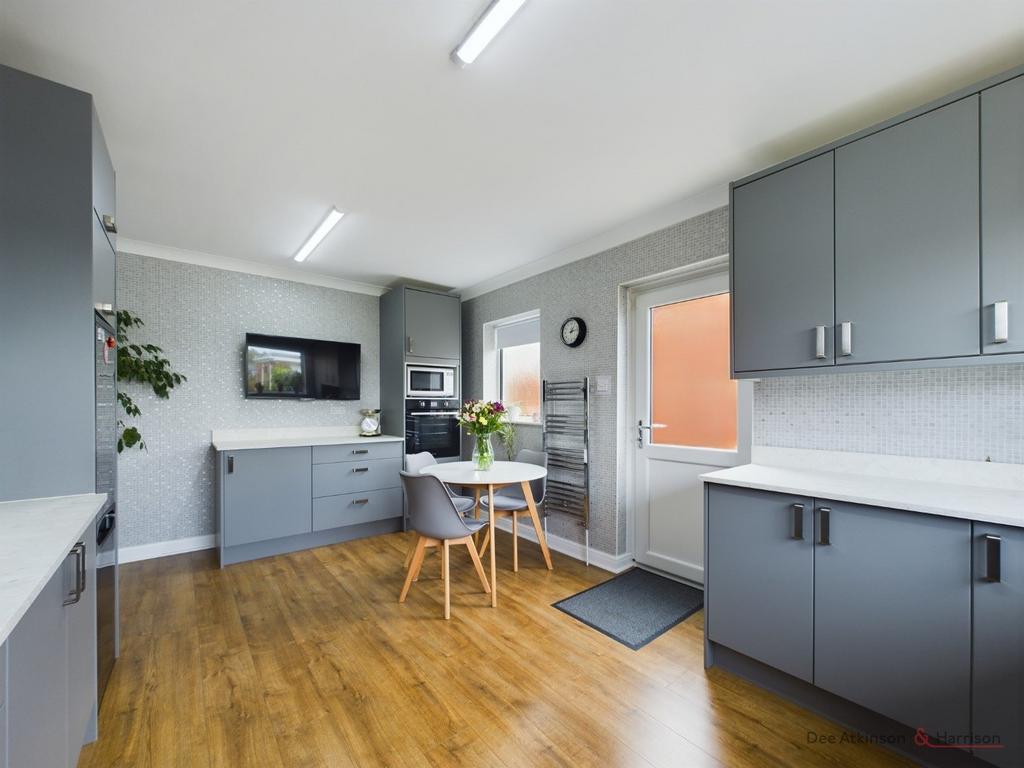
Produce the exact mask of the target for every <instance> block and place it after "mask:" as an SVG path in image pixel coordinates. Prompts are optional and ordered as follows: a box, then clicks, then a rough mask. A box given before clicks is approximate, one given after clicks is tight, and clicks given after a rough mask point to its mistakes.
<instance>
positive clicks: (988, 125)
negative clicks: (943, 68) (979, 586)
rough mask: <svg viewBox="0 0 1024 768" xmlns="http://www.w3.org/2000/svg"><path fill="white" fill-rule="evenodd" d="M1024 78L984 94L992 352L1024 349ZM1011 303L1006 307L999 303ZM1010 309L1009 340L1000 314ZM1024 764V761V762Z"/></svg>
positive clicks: (987, 327)
mask: <svg viewBox="0 0 1024 768" xmlns="http://www.w3.org/2000/svg"><path fill="white" fill-rule="evenodd" d="M1022 212H1024V77H1018V78H1016V79H1014V80H1010V81H1009V82H1006V83H1003V84H1002V85H997V86H996V87H995V88H990V89H988V90H986V91H983V92H982V94H981V246H982V254H981V303H982V322H983V328H982V336H981V340H982V344H983V351H984V352H985V353H986V354H1005V353H1008V352H1024V215H1022ZM999 302H1006V306H1005V308H1004V307H1002V306H998V303H999ZM998 312H1003V313H1005V316H1006V321H1007V325H1008V327H1007V329H1006V330H1007V333H1006V334H1005V338H1006V340H1005V341H1003V342H997V341H996V333H995V318H996V315H997V313H998ZM1022 762H1024V760H1022Z"/></svg>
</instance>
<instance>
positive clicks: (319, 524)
mask: <svg viewBox="0 0 1024 768" xmlns="http://www.w3.org/2000/svg"><path fill="white" fill-rule="evenodd" d="M401 457H402V443H401V442H400V441H396V440H391V441H388V442H379V443H366V442H360V443H342V444H337V445H315V446H298V447H288V448H250V449H244V450H236V451H220V452H219V453H218V454H217V488H218V526H219V527H218V534H219V542H218V544H219V548H220V561H221V565H222V566H224V565H230V564H231V563H238V562H242V561H244V560H252V559H255V558H258V557H267V556H270V555H277V554H282V553H284V552H295V551H297V550H300V549H308V548H310V547H318V546H323V545H325V544H334V543H337V542H339V541H346V540H348V539H354V538H360V537H362V536H373V535H376V534H379V533H389V532H391V531H395V530H399V529H400V528H401V523H402V514H403V510H402V491H401V477H400V475H399V474H398V473H399V471H400V470H401V468H402V458H401Z"/></svg>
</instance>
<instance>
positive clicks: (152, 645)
mask: <svg viewBox="0 0 1024 768" xmlns="http://www.w3.org/2000/svg"><path fill="white" fill-rule="evenodd" d="M408 541H409V539H407V538H406V537H405V535H403V534H393V535H390V536H381V537H377V538H373V539H366V540H362V541H356V542H349V543H345V544H339V545H336V546H332V547H325V548H322V549H317V550H313V551H307V552H300V553H296V554H293V555H284V556H280V557H274V558H268V559H266V560H259V561H256V562H251V563H243V564H240V565H233V566H231V567H229V568H227V569H225V570H219V569H218V568H217V566H216V562H215V560H214V557H213V555H212V553H211V552H202V553H196V554H193V555H181V556H177V557H171V558H163V559H160V560H151V561H147V562H142V563H135V564H131V565H127V566H125V567H124V568H122V570H121V575H122V585H121V590H122V591H121V595H122V602H121V610H122V627H123V634H122V650H121V654H122V655H121V658H120V660H119V661H118V663H117V665H116V666H115V669H114V673H113V677H112V678H111V682H110V687H109V689H108V691H107V694H106V698H105V699H104V701H103V706H102V710H101V712H100V740H99V741H98V742H96V743H95V744H93V745H90V746H88V747H86V748H85V749H84V750H83V753H82V757H81V760H80V762H79V765H80V766H84V767H86V768H96V767H97V766H132V768H144V767H146V766H165V765H169V766H189V767H193V766H232V768H238V767H239V766H288V768H297V767H299V766H377V765H381V766H426V765H434V766H449V765H472V766H499V767H500V766H510V767H511V766H545V765H563V766H704V765H715V766H718V765H722V766H750V767H751V768H753V767H754V766H756V767H757V768H761V767H762V766H802V765H824V766H836V767H843V766H849V767H850V768H854V767H857V768H859V767H860V766H867V765H870V766H887V765H907V763H905V762H903V761H902V760H899V759H897V758H895V757H893V756H891V755H890V754H889V753H887V752H885V751H882V750H880V749H878V748H875V747H871V746H865V745H855V744H839V745H831V746H821V745H819V744H811V743H808V732H809V731H812V732H814V733H816V734H834V735H836V736H840V735H841V730H840V729H839V728H838V727H837V726H834V725H832V724H831V723H829V722H827V721H825V720H822V719H821V718H818V717H816V716H814V715H812V714H810V713H808V712H806V711H804V710H801V709H799V708H797V707H794V706H792V705H789V704H787V703H785V702H783V701H782V700H780V699H777V698H775V697H774V696H771V695H769V694H767V693H764V692H762V691H761V690H759V689H757V688H754V687H753V686H751V685H748V684H746V683H744V682H743V681H741V680H739V679H738V678H735V677H733V676H731V675H729V674H727V673H724V672H720V671H717V670H711V671H710V672H709V673H705V671H704V669H703V665H702V639H701V632H702V621H703V616H702V614H700V613H698V614H696V615H694V616H693V617H691V618H690V619H689V620H687V621H685V622H683V623H682V624H680V625H679V626H677V627H675V628H674V629H672V630H670V631H669V632H667V633H665V634H664V635H662V636H661V637H659V638H658V639H657V640H655V641H654V642H652V643H651V644H650V645H648V646H647V647H645V648H643V649H642V650H640V651H631V650H629V649H628V648H626V647H625V646H623V645H620V644H619V643H616V642H615V641H613V640H611V639H609V638H607V637H605V636H604V635H602V634H600V633H598V632H596V631H594V630H592V629H589V628H588V627H586V626H583V625H582V624H579V623H578V622H576V621H575V620H573V619H572V618H570V617H569V616H567V615H565V614H564V613H562V612H560V611H558V610H556V609H554V608H552V607H551V603H553V602H555V601H556V600H558V599H560V598H563V597H567V596H569V595H571V594H574V593H575V592H578V591H579V590H581V589H583V588H585V587H588V586H590V585H592V584H594V583H597V582H599V581H602V580H604V579H605V578H607V577H608V574H607V573H605V572H603V571H600V570H597V569H595V568H590V569H588V568H586V567H585V566H583V565H582V564H581V563H578V562H576V561H574V560H570V559H567V558H564V557H561V556H557V555H556V556H555V570H554V571H553V572H549V571H547V570H546V569H545V568H544V567H543V563H542V561H541V558H540V552H539V549H538V548H537V547H536V545H534V544H530V543H522V544H521V558H520V572H519V573H518V574H513V573H511V571H510V570H509V565H510V563H509V560H510V546H509V545H510V542H509V540H508V538H507V536H506V535H505V534H500V536H499V539H498V556H499V568H500V569H501V570H500V571H499V587H500V591H499V599H500V602H499V607H498V608H497V609H492V608H490V607H489V605H488V598H487V596H486V595H484V594H483V593H482V592H481V591H480V584H479V581H478V580H477V578H476V576H475V575H474V574H473V572H472V571H471V566H470V563H469V557H468V556H467V554H466V553H465V552H461V553H459V552H457V551H456V552H454V553H453V557H452V564H453V569H454V570H453V587H452V620H451V621H450V622H445V621H444V620H443V619H442V618H441V612H442V599H443V596H442V591H441V585H440V582H439V581H438V579H437V574H438V570H439V562H440V558H438V557H437V556H436V555H434V556H432V557H431V558H430V559H429V560H428V562H427V563H426V564H425V565H424V571H423V576H422V577H421V579H420V581H419V582H418V583H417V584H415V585H414V586H413V589H412V592H411V593H410V595H409V599H408V602H407V603H406V604H405V605H399V604H398V602H397V599H398V592H399V589H400V587H401V584H402V561H403V558H404V556H405V552H406V549H407V546H408Z"/></svg>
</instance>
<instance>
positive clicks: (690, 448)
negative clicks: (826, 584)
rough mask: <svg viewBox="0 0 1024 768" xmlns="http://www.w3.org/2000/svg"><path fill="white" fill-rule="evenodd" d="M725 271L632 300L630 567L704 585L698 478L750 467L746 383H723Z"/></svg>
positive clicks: (638, 294) (682, 281)
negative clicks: (726, 469)
mask: <svg viewBox="0 0 1024 768" xmlns="http://www.w3.org/2000/svg"><path fill="white" fill-rule="evenodd" d="M728 291H729V277H728V273H727V272H726V271H725V265H724V264H723V265H721V267H720V268H718V269H717V270H716V271H713V272H711V273H710V274H709V273H708V272H707V271H706V270H704V271H702V272H701V273H700V274H698V275H696V276H694V277H691V278H689V279H687V278H685V277H683V278H680V280H679V281H678V282H673V283H671V284H670V285H668V286H664V285H663V286H661V287H658V288H653V289H651V290H647V291H638V292H635V293H634V294H633V300H634V302H635V303H634V308H633V310H632V318H631V320H632V323H631V324H632V327H633V344H632V350H631V358H632V365H633V383H634V386H633V387H632V397H633V403H632V405H633V408H632V413H633V414H634V417H635V418H634V420H633V424H632V425H631V437H632V440H631V443H630V444H631V445H632V451H633V455H634V457H635V458H634V464H633V480H634V482H633V494H632V497H633V498H632V501H633V503H632V509H633V510H634V531H633V544H634V553H635V555H634V557H635V559H636V561H637V563H639V564H641V565H645V566H649V567H651V568H656V569H657V570H660V571H664V572H666V573H669V574H672V575H674V576H678V577H681V578H684V579H687V580H688V581H692V582H695V583H698V584H703V583H704V493H703V484H702V483H701V481H700V480H699V479H698V478H699V477H700V475H702V474H704V473H705V472H711V471H714V470H716V469H720V468H722V467H732V466H736V465H737V464H742V463H746V462H748V461H749V460H750V407H751V405H750V403H751V391H752V385H751V383H750V382H736V381H732V380H730V378H729V293H728Z"/></svg>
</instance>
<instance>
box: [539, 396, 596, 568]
mask: <svg viewBox="0 0 1024 768" xmlns="http://www.w3.org/2000/svg"><path fill="white" fill-rule="evenodd" d="M543 428H544V452H545V453H546V454H547V455H548V481H547V492H546V496H545V501H544V510H545V515H548V514H551V513H557V514H562V515H566V516H568V517H571V518H574V519H575V520H576V522H577V523H578V524H579V525H582V526H583V531H584V534H583V535H584V550H585V558H586V563H587V565H590V378H589V377H586V376H584V377H583V378H582V379H572V380H569V381H547V380H545V381H544V388H543ZM544 530H545V533H546V532H547V517H546V516H545V518H544Z"/></svg>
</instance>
